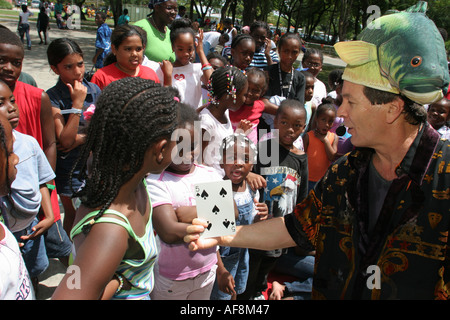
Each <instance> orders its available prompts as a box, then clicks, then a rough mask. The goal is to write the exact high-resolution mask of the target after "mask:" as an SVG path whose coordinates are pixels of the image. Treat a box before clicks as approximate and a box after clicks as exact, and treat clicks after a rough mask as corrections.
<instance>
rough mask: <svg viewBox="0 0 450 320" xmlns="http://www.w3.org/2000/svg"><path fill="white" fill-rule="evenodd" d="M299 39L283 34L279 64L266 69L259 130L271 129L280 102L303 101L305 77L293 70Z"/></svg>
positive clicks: (295, 35) (292, 34)
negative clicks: (266, 86) (261, 119)
mask: <svg viewBox="0 0 450 320" xmlns="http://www.w3.org/2000/svg"><path fill="white" fill-rule="evenodd" d="M301 47H302V41H301V38H300V37H299V36H298V35H297V34H294V33H286V34H284V35H283V36H282V37H281V38H280V40H279V41H278V52H279V55H280V62H279V63H275V64H272V65H270V66H269V67H268V68H267V71H268V76H269V85H268V88H267V91H266V93H265V94H264V98H263V101H264V104H265V109H264V114H263V119H264V121H261V122H260V126H259V129H266V130H268V131H269V129H273V119H274V115H275V114H276V112H277V109H278V106H279V105H280V102H281V101H282V100H284V99H295V100H298V101H299V102H300V103H301V104H304V101H305V77H304V76H303V74H302V73H301V72H300V71H298V70H295V69H294V63H295V61H296V60H297V57H298V55H299V54H300V52H301Z"/></svg>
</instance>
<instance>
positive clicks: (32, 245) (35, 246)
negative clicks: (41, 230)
mask: <svg viewBox="0 0 450 320" xmlns="http://www.w3.org/2000/svg"><path fill="white" fill-rule="evenodd" d="M38 222H39V220H38V219H37V218H34V220H33V222H32V223H31V224H30V225H29V226H28V227H26V228H25V229H23V230H20V231H17V232H14V233H13V234H14V237H15V238H16V239H17V242H23V240H22V239H20V237H21V236H24V235H27V234H30V233H31V232H32V230H31V228H33V227H34V226H35V225H37V224H38ZM20 250H21V252H22V256H23V260H24V261H25V265H26V267H27V270H28V273H29V274H30V278H35V277H37V276H38V275H40V274H41V273H43V272H44V271H45V270H47V268H48V266H49V262H48V257H47V252H46V250H45V243H44V237H43V236H41V237H37V238H35V239H33V240H28V241H27V242H25V244H24V246H23V247H21V248H20Z"/></svg>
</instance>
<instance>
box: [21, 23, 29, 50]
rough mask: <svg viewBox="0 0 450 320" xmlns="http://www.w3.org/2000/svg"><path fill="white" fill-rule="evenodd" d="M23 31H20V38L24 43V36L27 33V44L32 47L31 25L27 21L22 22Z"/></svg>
mask: <svg viewBox="0 0 450 320" xmlns="http://www.w3.org/2000/svg"><path fill="white" fill-rule="evenodd" d="M21 27H22V30H23V32H20V40H22V43H23V36H24V35H26V37H27V46H28V49H30V48H31V38H30V25H29V24H26V23H22V24H21Z"/></svg>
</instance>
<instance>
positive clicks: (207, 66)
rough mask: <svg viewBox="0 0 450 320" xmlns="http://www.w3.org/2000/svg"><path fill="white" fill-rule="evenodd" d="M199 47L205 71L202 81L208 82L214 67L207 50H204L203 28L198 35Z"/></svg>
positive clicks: (199, 55)
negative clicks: (206, 52)
mask: <svg viewBox="0 0 450 320" xmlns="http://www.w3.org/2000/svg"><path fill="white" fill-rule="evenodd" d="M197 41H198V42H197V47H196V48H195V50H196V52H197V54H198V57H199V58H200V63H201V64H202V66H203V67H202V71H203V77H202V82H203V83H204V84H208V81H209V78H210V77H211V74H212V73H213V71H214V70H213V68H212V67H211V64H210V63H209V61H208V59H207V58H206V55H205V52H204V51H203V30H202V29H200V30H199V32H198V36H197Z"/></svg>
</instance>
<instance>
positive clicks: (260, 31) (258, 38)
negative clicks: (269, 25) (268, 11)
mask: <svg viewBox="0 0 450 320" xmlns="http://www.w3.org/2000/svg"><path fill="white" fill-rule="evenodd" d="M251 36H252V37H253V39H255V44H256V50H260V49H261V48H262V47H264V44H265V43H266V38H267V30H266V28H257V29H256V30H254V31H253V32H252V33H251Z"/></svg>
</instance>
